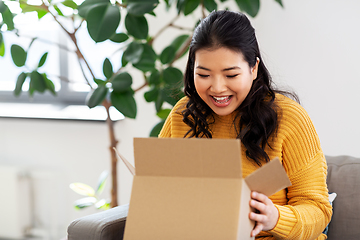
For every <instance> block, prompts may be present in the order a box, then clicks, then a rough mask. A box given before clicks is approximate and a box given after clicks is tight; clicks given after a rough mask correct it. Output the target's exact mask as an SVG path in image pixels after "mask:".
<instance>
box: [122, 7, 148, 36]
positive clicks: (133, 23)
mask: <svg viewBox="0 0 360 240" xmlns="http://www.w3.org/2000/svg"><path fill="white" fill-rule="evenodd" d="M125 27H126V30H127V31H128V33H129V34H130V35H132V36H134V38H137V39H146V38H147V36H148V33H149V26H148V23H147V20H146V18H145V17H144V16H135V15H132V14H129V13H128V14H127V15H126V17H125Z"/></svg>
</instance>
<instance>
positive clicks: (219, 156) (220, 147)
mask: <svg viewBox="0 0 360 240" xmlns="http://www.w3.org/2000/svg"><path fill="white" fill-rule="evenodd" d="M134 151H135V169H136V175H135V176H134V180H133V187H132V193H131V200H130V208H129V213H128V217H127V222H126V227H125V236H124V239H125V240H141V239H146V240H170V239H171V240H177V239H179V240H180V239H181V240H184V239H186V240H191V239H194V240H199V239H207V240H211V239H214V240H215V239H216V240H218V239H225V240H232V239H234V240H235V239H241V240H243V239H253V238H251V237H250V232H251V230H252V228H253V226H254V223H253V222H251V221H250V220H249V218H248V216H249V212H250V207H249V201H250V192H251V190H253V189H252V187H250V186H256V187H258V185H257V184H256V182H257V181H259V179H260V180H261V181H263V179H262V178H263V177H264V176H267V175H266V174H269V176H271V175H281V176H283V175H284V174H285V176H286V173H285V171H284V170H283V169H282V166H281V164H280V162H279V161H278V160H277V162H278V163H279V164H272V162H271V164H270V167H266V168H265V166H267V165H268V164H266V165H265V166H264V167H262V168H260V169H259V170H257V171H255V172H254V173H253V174H251V175H249V177H250V179H249V182H250V185H248V183H247V178H246V179H243V178H242V174H241V159H240V156H241V151H240V141H239V140H235V139H179V138H171V139H161V138H136V139H134ZM264 169H265V170H264ZM281 170H282V171H281ZM269 171H270V172H269ZM259 175H260V176H259ZM286 178H287V176H286ZM254 182H255V183H254ZM288 183H289V181H288V179H287V181H286V183H285V181H283V178H282V177H280V178H278V179H275V180H274V181H273V180H271V181H268V180H267V181H265V182H264V183H263V185H264V186H265V187H266V188H267V189H270V186H269V184H271V189H272V190H277V189H279V190H280V189H281V188H283V187H284V186H285V185H287V184H288ZM273 185H274V186H273ZM275 185H276V186H275ZM285 187H286V186H285ZM273 193H275V192H273ZM273 193H269V194H273Z"/></svg>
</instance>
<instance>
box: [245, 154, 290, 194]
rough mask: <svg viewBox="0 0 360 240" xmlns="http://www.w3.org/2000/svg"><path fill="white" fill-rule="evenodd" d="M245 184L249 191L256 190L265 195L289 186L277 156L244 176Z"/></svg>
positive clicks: (287, 178) (288, 180)
mask: <svg viewBox="0 0 360 240" xmlns="http://www.w3.org/2000/svg"><path fill="white" fill-rule="evenodd" d="M245 182H246V184H247V185H248V186H249V188H250V189H251V191H256V192H259V193H262V194H265V195H266V196H271V195H273V194H274V193H276V192H278V191H280V190H282V189H284V188H286V187H289V186H291V182H290V179H289V177H288V176H287V174H286V172H285V169H284V167H283V166H282V165H281V163H280V160H279V158H274V159H273V160H271V161H270V162H268V163H267V164H265V165H264V166H262V167H261V168H259V169H257V170H256V171H254V172H253V173H251V174H250V175H249V176H247V177H246V178H245Z"/></svg>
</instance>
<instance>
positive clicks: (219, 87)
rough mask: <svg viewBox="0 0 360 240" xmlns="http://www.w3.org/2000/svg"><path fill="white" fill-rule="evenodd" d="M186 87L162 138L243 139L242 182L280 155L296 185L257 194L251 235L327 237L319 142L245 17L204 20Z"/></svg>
mask: <svg viewBox="0 0 360 240" xmlns="http://www.w3.org/2000/svg"><path fill="white" fill-rule="evenodd" d="M184 85H185V86H184V92H185V95H186V97H184V98H183V99H181V100H180V101H179V102H178V103H177V104H176V106H175V107H174V108H173V110H172V112H171V113H170V115H169V117H168V118H167V120H166V122H165V124H164V126H163V129H162V130H161V132H160V134H159V137H172V138H176V137H179V138H193V137H195V138H238V139H240V140H241V144H242V167H243V169H242V171H243V176H244V177H246V176H247V175H249V174H250V173H251V172H253V171H255V170H256V169H257V168H259V167H260V166H261V165H263V164H265V163H266V162H268V161H270V160H271V159H273V158H275V157H278V158H279V159H280V161H281V162H282V164H283V166H284V168H285V170H286V172H287V175H288V176H289V178H290V181H291V183H292V186H291V187H288V188H287V189H283V190H281V191H279V192H277V193H276V194H274V195H272V196H270V197H266V196H265V195H263V194H261V193H258V192H252V193H251V198H252V200H251V201H250V203H249V205H250V206H251V207H253V208H254V209H256V210H257V211H256V212H251V213H250V215H249V218H250V219H251V220H254V221H256V225H255V227H254V229H253V231H252V232H251V233H249V234H251V236H256V238H257V239H260V238H261V239H301V240H304V239H326V235H325V234H323V233H322V231H323V230H324V229H325V227H326V226H327V224H328V223H329V221H330V218H331V215H332V208H331V206H330V204H329V201H328V190H327V186H326V174H327V166H326V161H325V157H324V154H323V152H322V149H321V146H320V141H319V138H318V136H317V133H316V131H315V128H314V126H313V124H312V122H311V120H310V118H309V116H308V114H307V113H306V111H305V110H304V109H303V108H302V107H301V106H300V104H299V103H298V101H297V98H296V95H294V94H292V93H288V92H285V91H279V90H276V89H275V88H274V86H273V83H272V80H271V76H270V74H269V72H268V70H267V69H266V67H265V64H264V62H263V59H262V58H261V54H260V50H259V46H258V42H257V39H256V36H255V30H254V28H253V27H252V26H251V23H250V21H249V19H248V18H247V17H246V16H245V15H244V14H242V13H238V12H231V11H214V12H212V13H210V14H209V16H207V17H206V18H205V19H203V20H202V21H201V22H200V24H199V25H198V26H197V28H196V29H195V32H194V35H193V37H192V41H191V44H190V50H189V57H188V62H187V66H186V70H185V77H184ZM294 99H295V100H294ZM184 151H186V149H184ZM220 161H221V160H220Z"/></svg>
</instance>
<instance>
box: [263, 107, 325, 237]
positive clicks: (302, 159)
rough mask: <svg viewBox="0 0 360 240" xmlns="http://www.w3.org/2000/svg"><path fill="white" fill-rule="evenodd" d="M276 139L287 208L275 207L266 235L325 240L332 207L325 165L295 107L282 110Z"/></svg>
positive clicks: (305, 118) (317, 143)
mask: <svg viewBox="0 0 360 240" xmlns="http://www.w3.org/2000/svg"><path fill="white" fill-rule="evenodd" d="M280 124H281V125H279V132H278V136H279V137H281V138H282V159H283V165H284V168H285V170H286V172H287V174H288V176H289V178H290V181H291V183H292V186H290V187H289V188H288V189H287V198H288V203H287V205H284V206H280V205H276V207H277V208H278V210H279V213H280V217H279V220H278V223H277V225H276V226H275V228H274V229H272V230H270V231H269V232H270V233H271V234H272V235H273V236H274V237H275V238H277V239H302V240H303V239H326V236H325V235H322V234H321V233H322V231H323V230H324V229H325V227H326V225H327V224H328V223H329V222H330V219H331V215H332V207H331V205H330V203H329V200H328V189H327V185H326V174H327V165H326V160H325V157H324V154H323V152H322V150H321V147H320V141H319V138H318V136H317V134H316V131H315V128H314V126H313V124H312V122H311V120H310V118H309V116H308V114H307V113H306V112H305V110H304V109H303V108H302V107H301V106H300V105H298V104H289V105H285V106H283V107H282V117H281V121H280Z"/></svg>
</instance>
